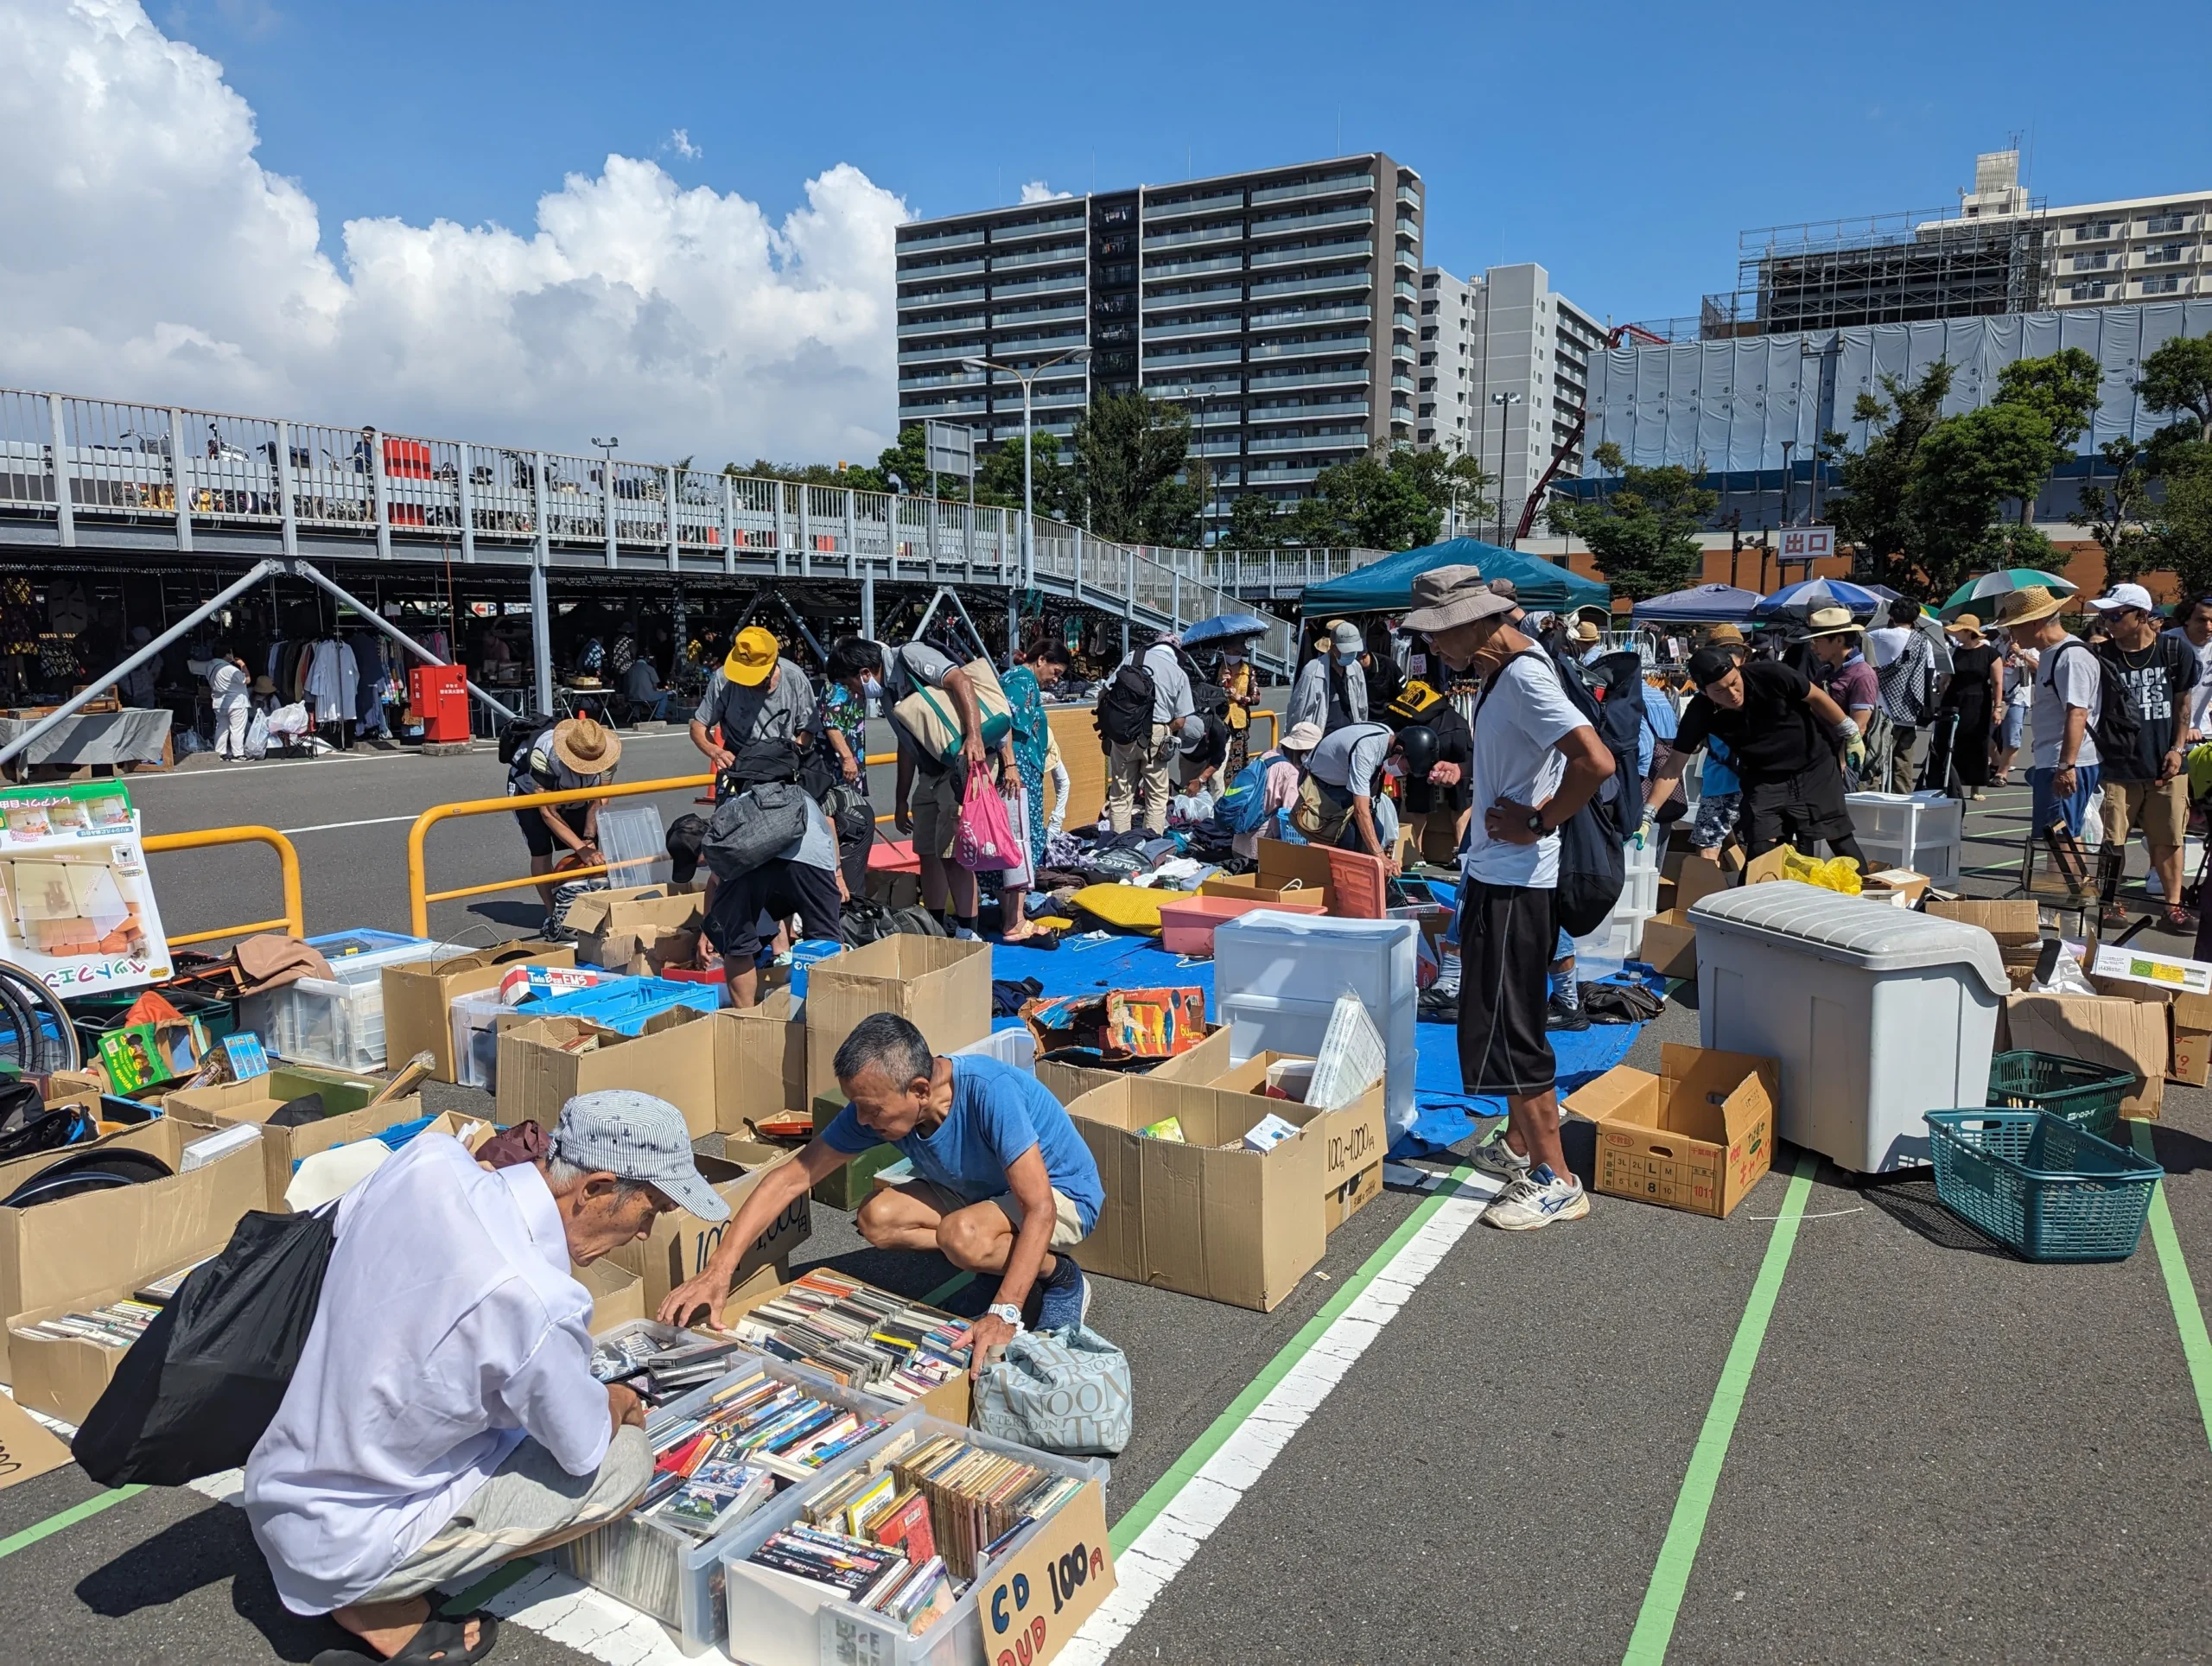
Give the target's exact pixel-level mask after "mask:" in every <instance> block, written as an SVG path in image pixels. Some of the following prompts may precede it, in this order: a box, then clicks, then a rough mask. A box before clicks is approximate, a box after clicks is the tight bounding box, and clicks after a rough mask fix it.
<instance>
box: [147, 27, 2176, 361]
mask: <svg viewBox="0 0 2212 1666" xmlns="http://www.w3.org/2000/svg"><path fill="white" fill-rule="evenodd" d="M150 10H152V15H153V16H154V18H155V20H156V22H158V23H160V24H161V25H162V27H163V28H164V29H166V30H168V32H169V33H170V34H172V35H177V36H179V37H181V38H182V39H185V40H188V41H191V42H192V43H194V45H196V46H198V47H199V48H201V49H202V50H203V51H205V52H207V54H210V55H211V56H213V57H214V58H216V59H217V60H219V61H220V62H221V64H222V65H223V67H224V69H225V71H226V74H227V78H228V79H229V81H230V83H231V85H232V86H234V87H236V88H237V89H238V91H239V92H241V93H243V94H244V95H245V98H246V99H247V100H248V101H249V102H250V103H251V105H252V107H253V109H254V111H255V112H256V114H257V117H258V119H259V123H260V132H261V149H260V152H259V157H260V161H261V162H262V163H263V165H264V167H267V168H269V169H271V170H272V171H274V172H277V173H280V174H284V175H290V176H292V177H293V178H295V179H296V180H297V181H299V182H300V184H301V185H302V188H304V189H305V191H306V192H307V193H308V195H309V196H311V197H312V198H313V199H314V200H315V202H316V204H317V206H318V207H320V209H321V217H322V218H321V225H322V232H323V238H324V242H325V246H326V247H327V248H328V249H330V251H332V252H333V253H334V254H335V253H337V252H338V251H337V248H336V246H335V245H336V239H337V235H338V229H339V226H340V223H341V222H342V221H343V220H345V219H351V218H354V217H357V216H382V215H397V216H400V217H402V218H404V219H407V220H409V221H410V222H414V223H416V224H422V223H424V222H427V221H428V220H429V219H433V218H436V217H444V218H447V219H454V220H457V221H459V222H461V223H462V224H464V225H469V224H474V223H477V222H480V221H487V220H488V221H497V222H499V223H501V224H504V225H506V226H512V227H516V228H519V229H523V230H525V231H526V230H527V229H528V228H529V227H530V226H531V223H532V218H533V213H534V206H535V204H536V202H537V199H538V197H539V196H540V195H541V194H543V193H544V192H546V191H548V190H550V189H553V188H556V186H557V185H558V183H559V181H560V179H561V177H562V175H563V174H564V173H567V172H569V171H581V172H584V173H587V174H594V173H596V172H597V171H598V170H599V169H600V168H601V164H602V163H603V162H604V161H605V159H606V157H607V155H608V154H609V153H610V152H619V153H620V154H623V155H626V156H639V157H650V158H652V159H653V160H655V161H657V162H659V163H660V165H661V166H662V167H664V169H667V170H668V171H669V173H670V174H671V175H673V176H674V177H675V178H676V179H677V180H678V181H682V182H683V183H685V184H704V185H710V186H713V187H714V188H716V189H717V190H720V191H723V192H731V191H735V192H739V193H741V194H743V195H744V196H746V197H747V198H749V199H751V200H753V201H756V202H758V203H760V205H761V206H762V207H763V208H764V209H766V211H767V213H769V215H770V216H771V218H776V217H779V216H780V215H782V214H783V213H785V212H786V211H787V210H789V209H790V208H791V207H792V206H793V205H795V204H796V203H798V202H799V201H800V200H801V195H802V186H803V184H804V181H806V180H807V179H809V178H810V177H812V176H814V175H817V174H819V173H820V172H821V171H822V170H823V169H826V168H829V167H830V166H832V165H833V164H835V163H837V162H849V163H852V164H853V165H855V167H857V168H859V169H861V171H862V172H864V173H865V174H866V175H868V177H869V178H870V179H871V180H873V181H874V182H875V183H876V184H878V185H880V186H881V187H884V188H887V189H888V190H890V191H893V192H895V193H897V194H899V196H900V197H901V198H903V199H904V200H905V201H906V203H907V204H908V205H909V206H911V207H912V208H913V209H915V210H917V211H918V212H920V213H925V214H926V213H950V212H955V211H957V210H960V209H963V208H967V207H973V206H976V205H979V204H988V203H989V202H992V201H995V200H1001V199H1003V200H1013V199H1014V196H1015V195H1016V194H1018V192H1019V190H1020V186H1021V185H1022V184H1023V182H1025V181H1030V180H1033V179H1043V180H1046V181H1050V182H1051V183H1052V186H1054V187H1055V188H1062V189H1071V190H1076V191H1081V190H1083V189H1084V188H1087V187H1089V186H1090V184H1091V182H1092V181H1093V179H1094V177H1095V178H1096V181H1097V182H1098V183H1099V184H1100V185H1101V186H1103V187H1108V188H1111V187H1116V186H1119V185H1122V184H1126V183H1129V182H1133V181H1152V182H1164V181H1171V180H1174V179H1178V178H1181V177H1184V176H1185V175H1186V174H1188V173H1190V172H1192V171H1195V172H1198V173H1201V174H1203V173H1214V172H1221V171H1224V170H1228V169H1236V168H1241V167H1255V166H1267V165H1272V164H1275V163H1279V162H1287V161H1293V160H1298V159H1302V158H1305V157H1309V156H1325V155H1330V154H1333V153H1335V152H1336V151H1338V149H1339V145H1340V143H1341V148H1343V149H1348V150H1357V149H1370V148H1379V149H1386V150H1388V151H1389V152H1390V153H1392V154H1393V155H1394V156H1396V157H1397V158H1398V159H1399V160H1400V161H1402V162H1408V163H1410V164H1411V165H1413V166H1414V167H1416V168H1418V169H1421V171H1422V173H1423V174H1424V175H1425V176H1426V178H1427V182H1428V187H1429V209H1430V217H1429V226H1428V232H1427V238H1428V249H1429V258H1430V259H1431V260H1432V261H1433V262H1438V263H1440V264H1444V265H1446V267H1448V268H1450V269H1452V270H1460V271H1465V270H1468V269H1470V268H1478V267H1480V266H1483V265H1486V264H1493V263H1497V262H1505V261H1515V260H1524V259H1535V260H1540V261H1541V262H1543V263H1544V264H1546V265H1547V266H1548V267H1549V268H1550V270H1551V271H1552V273H1553V280H1554V283H1555V284H1556V285H1557V286H1558V287H1559V288H1560V289H1562V290H1563V291H1564V292H1566V293H1567V294H1568V295H1569V296H1573V298H1574V299H1576V300H1577V301H1579V302H1580V303H1581V304H1583V305H1584V306H1586V307H1588V308H1592V310H1594V311H1596V312H1598V313H1599V314H1600V315H1606V314H1610V315H1612V316H1613V317H1614V318H1615V319H1616V320H1624V319H1629V318H1641V317H1652V316H1663V315H1672V314H1678V313H1688V312H1693V311H1694V310H1695V306H1696V302H1697V298H1698V296H1700V294H1702V293H1703V292H1705V291H1706V290H1708V289H1724V288H1727V287H1731V286H1732V282H1733V277H1734V259H1735V239H1736V234H1737V232H1738V231H1739V230H1740V229H1742V228H1744V227H1747V226H1764V225H1771V224H1776V223H1781V222H1787V221H1795V220H1801V219H1824V218H1828V217H1832V216H1838V215H1847V214H1857V213H1877V212H1882V211H1887V210H1891V209H1900V208H1908V207H1930V206H1935V205H1938V204H1942V203H1947V202H1949V201H1952V200H1955V199H1954V197H1953V193H1954V192H1955V190H1956V188H1958V187H1959V186H1961V185H1962V184H1964V183H1966V182H1967V181H1968V179H1969V177H1970V175H1971V170H1972V166H1973V158H1974V153H1975V152H1976V151H1977V150H1982V149H1997V148H1999V147H2000V146H2001V145H2003V144H2004V143H2005V142H2006V139H2007V137H2008V136H2010V135H2011V134H2012V133H2014V132H2018V133H2019V134H2020V135H2021V136H2022V143H2023V148H2024V150H2026V151H2027V152H2028V153H2029V154H2028V156H2027V161H2028V165H2029V181H2028V182H2029V184H2030V186H2031V188H2032V189H2034V190H2036V191H2037V192H2039V193H2041V194H2044V195H2046V196H2048V197H2049V198H2050V200H2052V201H2053V202H2061V201H2067V200H2086V199H2091V198H2096V197H2104V196H2134V195H2145V194H2152V193H2154V192H2158V191H2163V190H2169V189H2212V99H2207V98H2205V97H2204V96H2202V85H2201V82H2199V83H2198V84H2196V86H2195V87H2193V88H2190V87H2177V89H2176V90H2174V91H2173V92H2171V93H2169V92H2162V90H2161V76H2162V74H2163V73H2164V71H2163V70H2162V66H2164V65H2180V64H2183V63H2185V62H2195V63H2197V64H2200V65H2201V63H2202V60H2203V54H2204V51H2205V48H2206V47H2207V46H2208V44H2212V8H2208V7H2207V6H2206V5H2205V4H2203V3H2202V0H2197V3H2195V4H2162V3H2137V4H2133V5H2130V6H2128V7H2127V8H2126V10H2125V24H2124V27H2112V26H2110V25H2108V23H2107V21H2106V20H2105V19H2104V18H2103V17H2102V16H2101V14H2100V13H2099V12H2098V11H2097V10H2096V9H2094V8H2092V9H2089V10H2083V9H2082V8H2081V7H2079V6H2078V5H2077V6H2070V7H2060V6H2056V5H2052V4H2045V3H2032V0H2031V3H2013V4H2005V5H1986V4H1940V3H1939V4H1934V5H1929V4H1922V5H1896V4H1887V3H1876V4H1864V5H1854V6H1849V7H1833V6H1829V7H1819V8H1814V7H1774V6H1764V5H1762V6H1750V5H1711V6H1700V7H1696V8H1689V7H1669V8H1653V7H1649V6H1636V7H1630V6H1624V5H1574V4H1564V3H1560V4H1550V5H1516V6H1497V5H1459V6H1452V5H1434V4H1419V3H1405V4H1399V5H1395V6H1389V7H1383V6H1374V5H1365V6H1362V5H1351V4H1342V3H1339V4H1335V5H1319V4H1307V3H1286V0H1274V3H1269V4H1264V5H1253V4H1242V3H1236V4H1229V3H1221V0H1215V3H1211V4H1208V5H1203V6H1192V5H1187V4H1185V5H1173V6H1170V5H1157V4H1138V5H1130V6H1123V7H1102V6H1096V5H1087V6H1049V7H1048V6H1039V5H1034V4H1027V5H966V6H960V5H951V6H944V5H939V6H880V5H852V4H847V5H842V6H836V7H831V6H826V5H820V4H813V5H807V4H798V5H790V4H786V5H778V6H757V5H755V6H738V5H710V4H665V5H643V4H631V5H624V6H613V7H610V6H607V5H603V4H598V5H575V4H569V3H563V0H538V3H534V4H526V5H525V4H505V3H500V4H481V3H479V4H465V5H454V4H435V5H434V4H422V3H410V0H378V3H377V4H375V5H368V6H361V5H354V6H338V5H309V4H307V3H304V0H180V3H177V4H174V5H171V6H168V8H167V9H166V10H165V9H163V8H162V6H161V4H160V3H159V0H156V3H155V4H154V5H153V6H152V7H151V8H150ZM931 17H935V18H941V19H943V20H944V25H943V26H942V27H937V28H928V27H924V26H923V24H922V20H924V19H926V18H931ZM1340 122H1341V134H1342V137H1341V142H1340V141H1339V138H1338V134H1339V123H1340ZM677 130H682V131H683V133H684V134H685V135H686V136H687V137H688V141H689V143H690V146H691V148H692V149H694V150H695V151H696V153H697V154H696V156H683V155H682V154H681V152H680V147H679V146H678V145H677V143H674V142H672V140H671V134H673V133H674V132H676V131H677Z"/></svg>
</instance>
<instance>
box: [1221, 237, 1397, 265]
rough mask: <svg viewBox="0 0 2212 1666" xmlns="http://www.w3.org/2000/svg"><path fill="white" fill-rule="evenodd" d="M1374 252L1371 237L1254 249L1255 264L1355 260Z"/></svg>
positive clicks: (1373, 241)
mask: <svg viewBox="0 0 2212 1666" xmlns="http://www.w3.org/2000/svg"><path fill="white" fill-rule="evenodd" d="M1374 252H1375V239H1374V238H1363V237H1347V238H1337V239H1336V240H1335V241H1334V242H1332V243H1294V244H1290V245H1286V246H1283V247H1280V248H1274V249H1256V250H1255V251H1253V253H1252V264H1254V265H1255V266H1286V265H1288V264H1290V263H1291V262H1292V261H1294V260H1357V259H1359V258H1362V257H1363V256H1366V255H1371V254H1373V253H1374Z"/></svg>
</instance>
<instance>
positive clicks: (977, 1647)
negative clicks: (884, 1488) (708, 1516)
mask: <svg viewBox="0 0 2212 1666" xmlns="http://www.w3.org/2000/svg"><path fill="white" fill-rule="evenodd" d="M904 1434H914V1435H915V1436H917V1437H918V1440H917V1444H919V1442H920V1441H923V1440H935V1439H936V1438H937V1437H938V1435H941V1434H955V1435H958V1436H959V1437H960V1438H961V1439H962V1440H966V1441H967V1442H968V1443H969V1445H971V1446H976V1447H982V1448H983V1449H984V1450H986V1451H989V1452H1001V1453H1006V1454H1007V1456H1008V1457H1012V1458H1017V1459H1020V1460H1021V1461H1022V1462H1023V1463H1026V1464H1033V1465H1034V1466H1037V1467H1038V1468H1039V1469H1046V1470H1055V1471H1058V1472H1059V1473H1060V1474H1063V1475H1071V1476H1077V1477H1079V1478H1083V1479H1085V1480H1096V1481H1097V1482H1099V1483H1100V1484H1101V1485H1103V1484H1104V1482H1105V1480H1106V1478H1107V1476H1108V1474H1109V1472H1110V1466H1109V1465H1108V1464H1107V1462H1106V1460H1105V1459H1103V1458H1062V1457H1059V1456H1057V1455H1056V1454H1054V1453H1048V1452H1037V1451H1034V1450H1033V1449H1031V1448H1030V1447H1020V1446H1015V1445H1014V1444H1013V1443H1012V1442H1010V1441H1007V1440H994V1439H993V1438H992V1437H991V1436H989V1435H988V1434H983V1433H982V1431H981V1430H979V1429H971V1428H963V1427H962V1426H961V1425H959V1424H957V1423H948V1422H945V1421H943V1420H942V1419H940V1418H936V1417H931V1416H928V1415H924V1414H921V1413H916V1414H914V1415H912V1416H910V1417H907V1418H904V1419H902V1420H901V1421H899V1425H898V1427H897V1428H896V1430H894V1431H893V1435H892V1436H890V1437H889V1438H891V1439H896V1438H897V1437H898V1436H899V1435H904ZM872 1455H873V1454H872V1453H866V1452H863V1453H855V1455H854V1460H853V1461H854V1462H855V1463H856V1464H857V1463H865V1462H867V1461H868V1458H869V1457H870V1456H872ZM849 1467H850V1466H848V1468H849ZM802 1503H803V1499H802V1498H801V1497H800V1496H799V1495H798V1489H793V1490H792V1491H791V1492H786V1493H783V1494H779V1496H778V1497H776V1498H775V1499H774V1500H772V1502H771V1503H770V1504H769V1505H768V1507H767V1508H766V1509H765V1510H760V1511H758V1512H757V1513H755V1514H754V1515H753V1516H752V1517H749V1518H748V1519H747V1520H746V1521H745V1522H744V1523H741V1525H740V1526H739V1527H738V1528H737V1529H735V1530H734V1532H733V1533H731V1534H730V1536H728V1538H727V1539H725V1540H724V1541H723V1549H722V1566H723V1568H724V1570H725V1573H726V1574H727V1593H728V1604H729V1616H728V1618H729V1631H728V1637H729V1642H728V1648H729V1652H730V1657H731V1658H732V1659H734V1660H735V1661H738V1662H739V1663H741V1666H821V1663H823V1662H824V1661H832V1660H852V1661H867V1662H868V1663H870V1666H989V1663H990V1662H991V1660H992V1659H993V1658H994V1656H991V1655H989V1654H988V1653H986V1652H985V1650H984V1646H983V1617H982V1599H983V1598H984V1597H985V1596H986V1595H987V1594H988V1593H989V1592H990V1591H991V1589H992V1580H991V1578H990V1570H991V1568H992V1567H994V1566H997V1565H1001V1564H1003V1563H1004V1562H1005V1561H1007V1559H1008V1558H1010V1557H1013V1556H1016V1555H1020V1553H1021V1552H1022V1551H1023V1550H1024V1549H1025V1548H1027V1546H1028V1544H1029V1542H1030V1541H1031V1540H1033V1539H1034V1538H1035V1537H1036V1536H1037V1535H1038V1534H1039V1533H1040V1532H1042V1531H1043V1530H1044V1529H1045V1528H1046V1525H1047V1524H1048V1523H1050V1522H1051V1520H1052V1517H1046V1518H1045V1519H1044V1520H1043V1521H1039V1522H1033V1523H1030V1524H1029V1525H1028V1526H1027V1527H1026V1528H1024V1529H1022V1530H1021V1532H1020V1534H1018V1535H1017V1536H1015V1537H1014V1539H1013V1540H1011V1541H1010V1542H1008V1543H1007V1547H1006V1548H1005V1549H1004V1550H1002V1551H1001V1552H1000V1553H999V1555H997V1557H995V1559H994V1561H992V1562H989V1563H986V1564H985V1565H984V1566H982V1567H979V1568H977V1569H976V1579H975V1580H974V1582H973V1583H971V1584H970V1585H969V1587H968V1591H967V1593H966V1594H965V1595H964V1596H963V1597H962V1598H961V1599H960V1600H959V1601H958V1602H957V1603H955V1604H954V1605H953V1606H952V1612H950V1613H948V1614H946V1615H945V1616H944V1618H941V1619H939V1620H938V1622H937V1624H936V1625H932V1626H931V1627H930V1629H929V1630H928V1631H925V1632H923V1633H922V1634H921V1635H920V1636H919V1637H908V1636H907V1635H906V1628H905V1627H904V1626H901V1625H895V1624H894V1623H893V1622H892V1621H891V1620H888V1619H887V1618H884V1617H883V1616H882V1615H881V1614H878V1613H875V1612H872V1611H871V1610H868V1609H866V1608H861V1607H858V1606H855V1605H854V1604H851V1603H848V1602H842V1601H840V1600H838V1599H837V1598H836V1596H835V1595H834V1594H832V1593H829V1592H828V1591H823V1590H819V1589H817V1590H814V1591H809V1590H807V1589H805V1588H804V1587H802V1585H801V1584H800V1582H799V1581H798V1580H793V1579H789V1578H786V1577H784V1576H783V1575H780V1574H777V1573H775V1572H774V1571H772V1569H769V1568H766V1567H758V1566H755V1565H754V1564H753V1563H751V1562H748V1561H746V1560H745V1559H746V1558H747V1556H749V1555H752V1554H753V1551H755V1550H757V1549H758V1548H760V1546H761V1545H762V1544H764V1543H765V1542H766V1541H767V1539H768V1537H769V1536H770V1535H771V1534H773V1533H776V1532H778V1531H780V1530H781V1529H784V1528H787V1527H789V1526H790V1525H791V1523H793V1522H795V1521H797V1520H798V1513H799V1508H800V1505H801V1504H802Z"/></svg>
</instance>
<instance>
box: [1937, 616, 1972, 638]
mask: <svg viewBox="0 0 2212 1666" xmlns="http://www.w3.org/2000/svg"><path fill="white" fill-rule="evenodd" d="M1943 629H1944V631H1945V633H1947V634H1948V635H1951V636H1980V634H1981V620H1980V619H1978V618H1976V617H1975V616H1974V614H1960V615H1959V616H1958V617H1957V618H1956V619H1955V620H1952V621H1951V622H1950V623H1949V624H1948V625H1946V626H1944V627H1943Z"/></svg>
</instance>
